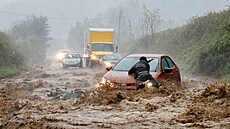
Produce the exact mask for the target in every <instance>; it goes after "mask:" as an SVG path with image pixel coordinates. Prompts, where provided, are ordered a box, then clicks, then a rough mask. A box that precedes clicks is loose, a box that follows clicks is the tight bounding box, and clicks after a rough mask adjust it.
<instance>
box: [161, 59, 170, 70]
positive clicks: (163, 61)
mask: <svg viewBox="0 0 230 129" xmlns="http://www.w3.org/2000/svg"><path fill="white" fill-rule="evenodd" d="M165 67H169V65H168V63H167V60H166V59H165V58H162V69H164V68H165Z"/></svg>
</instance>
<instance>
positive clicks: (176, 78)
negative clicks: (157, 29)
mask: <svg viewBox="0 0 230 129" xmlns="http://www.w3.org/2000/svg"><path fill="white" fill-rule="evenodd" d="M141 56H145V57H146V58H147V60H150V59H153V60H152V61H151V62H150V63H149V65H150V73H151V74H152V76H153V77H154V78H156V79H157V80H158V81H159V82H160V83H162V82H163V81H164V80H166V81H172V82H176V83H180V82H181V77H180V71H179V68H178V67H177V65H176V64H175V63H174V61H173V60H172V59H171V58H170V57H169V56H167V55H165V54H131V55H127V56H126V57H124V58H123V59H121V60H120V61H119V62H118V63H117V64H116V65H115V66H110V67H107V68H106V70H107V71H108V72H107V73H106V74H105V75H104V76H103V77H102V79H101V83H102V84H103V83H105V82H109V83H112V85H111V86H114V85H116V86H117V85H118V86H123V87H125V88H128V89H135V88H136V86H135V82H136V81H135V79H134V78H133V77H131V76H129V75H128V71H129V69H130V68H131V67H132V66H133V65H134V64H135V63H137V62H138V61H139V58H140V57H141ZM113 84H114V85H113Z"/></svg>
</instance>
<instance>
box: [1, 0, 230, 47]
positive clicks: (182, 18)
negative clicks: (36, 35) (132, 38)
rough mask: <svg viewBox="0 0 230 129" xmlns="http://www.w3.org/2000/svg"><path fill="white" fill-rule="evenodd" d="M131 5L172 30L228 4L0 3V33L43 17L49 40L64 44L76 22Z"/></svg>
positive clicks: (221, 0)
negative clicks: (170, 23) (155, 16)
mask: <svg viewBox="0 0 230 129" xmlns="http://www.w3.org/2000/svg"><path fill="white" fill-rule="evenodd" d="M132 2H138V3H139V4H140V5H145V6H146V7H148V8H150V9H159V14H160V17H161V19H162V20H165V21H168V20H170V21H173V22H174V23H175V24H174V26H179V25H182V24H184V23H186V21H187V20H188V19H190V18H191V17H193V16H197V15H198V16H201V15H204V14H206V13H208V12H210V11H221V10H223V9H225V8H227V5H229V1H228V0H141V1H140V0H139V1H138V0H0V30H1V31H7V30H8V29H10V28H11V27H12V26H13V25H14V24H15V23H16V21H17V20H19V19H25V18H26V17H27V16H30V15H35V16H46V17H47V18H48V23H49V26H50V36H51V37H52V38H54V39H60V40H59V41H60V42H65V40H66V37H67V35H68V31H69V30H70V28H71V27H73V26H74V25H75V23H76V22H77V21H80V20H82V19H83V18H89V19H91V18H95V17H96V16H97V14H99V13H104V12H105V11H107V10H108V9H109V8H111V7H117V6H123V7H126V6H130V3H132ZM124 13H125V12H124ZM129 15H132V14H129ZM135 16H136V14H135V13H134V14H133V17H135ZM117 21H118V20H117ZM117 24H118V23H117ZM55 42H58V40H55ZM63 44H64V43H63ZM61 47H66V46H65V45H63V46H61Z"/></svg>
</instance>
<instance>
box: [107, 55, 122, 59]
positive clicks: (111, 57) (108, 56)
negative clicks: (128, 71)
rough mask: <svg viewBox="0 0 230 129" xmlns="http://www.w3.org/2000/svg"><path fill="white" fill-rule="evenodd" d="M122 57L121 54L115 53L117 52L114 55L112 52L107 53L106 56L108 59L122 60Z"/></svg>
mask: <svg viewBox="0 0 230 129" xmlns="http://www.w3.org/2000/svg"><path fill="white" fill-rule="evenodd" d="M121 58H122V57H121V56H120V55H115V54H114V55H113V54H112V55H107V56H106V59H107V60H120V59H121Z"/></svg>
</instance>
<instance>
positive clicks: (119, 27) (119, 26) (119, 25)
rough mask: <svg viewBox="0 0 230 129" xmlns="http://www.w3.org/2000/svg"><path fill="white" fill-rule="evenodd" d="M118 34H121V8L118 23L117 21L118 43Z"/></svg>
mask: <svg viewBox="0 0 230 129" xmlns="http://www.w3.org/2000/svg"><path fill="white" fill-rule="evenodd" d="M120 36H121V10H120V12H119V23H118V44H119V45H120V42H121V40H120Z"/></svg>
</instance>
